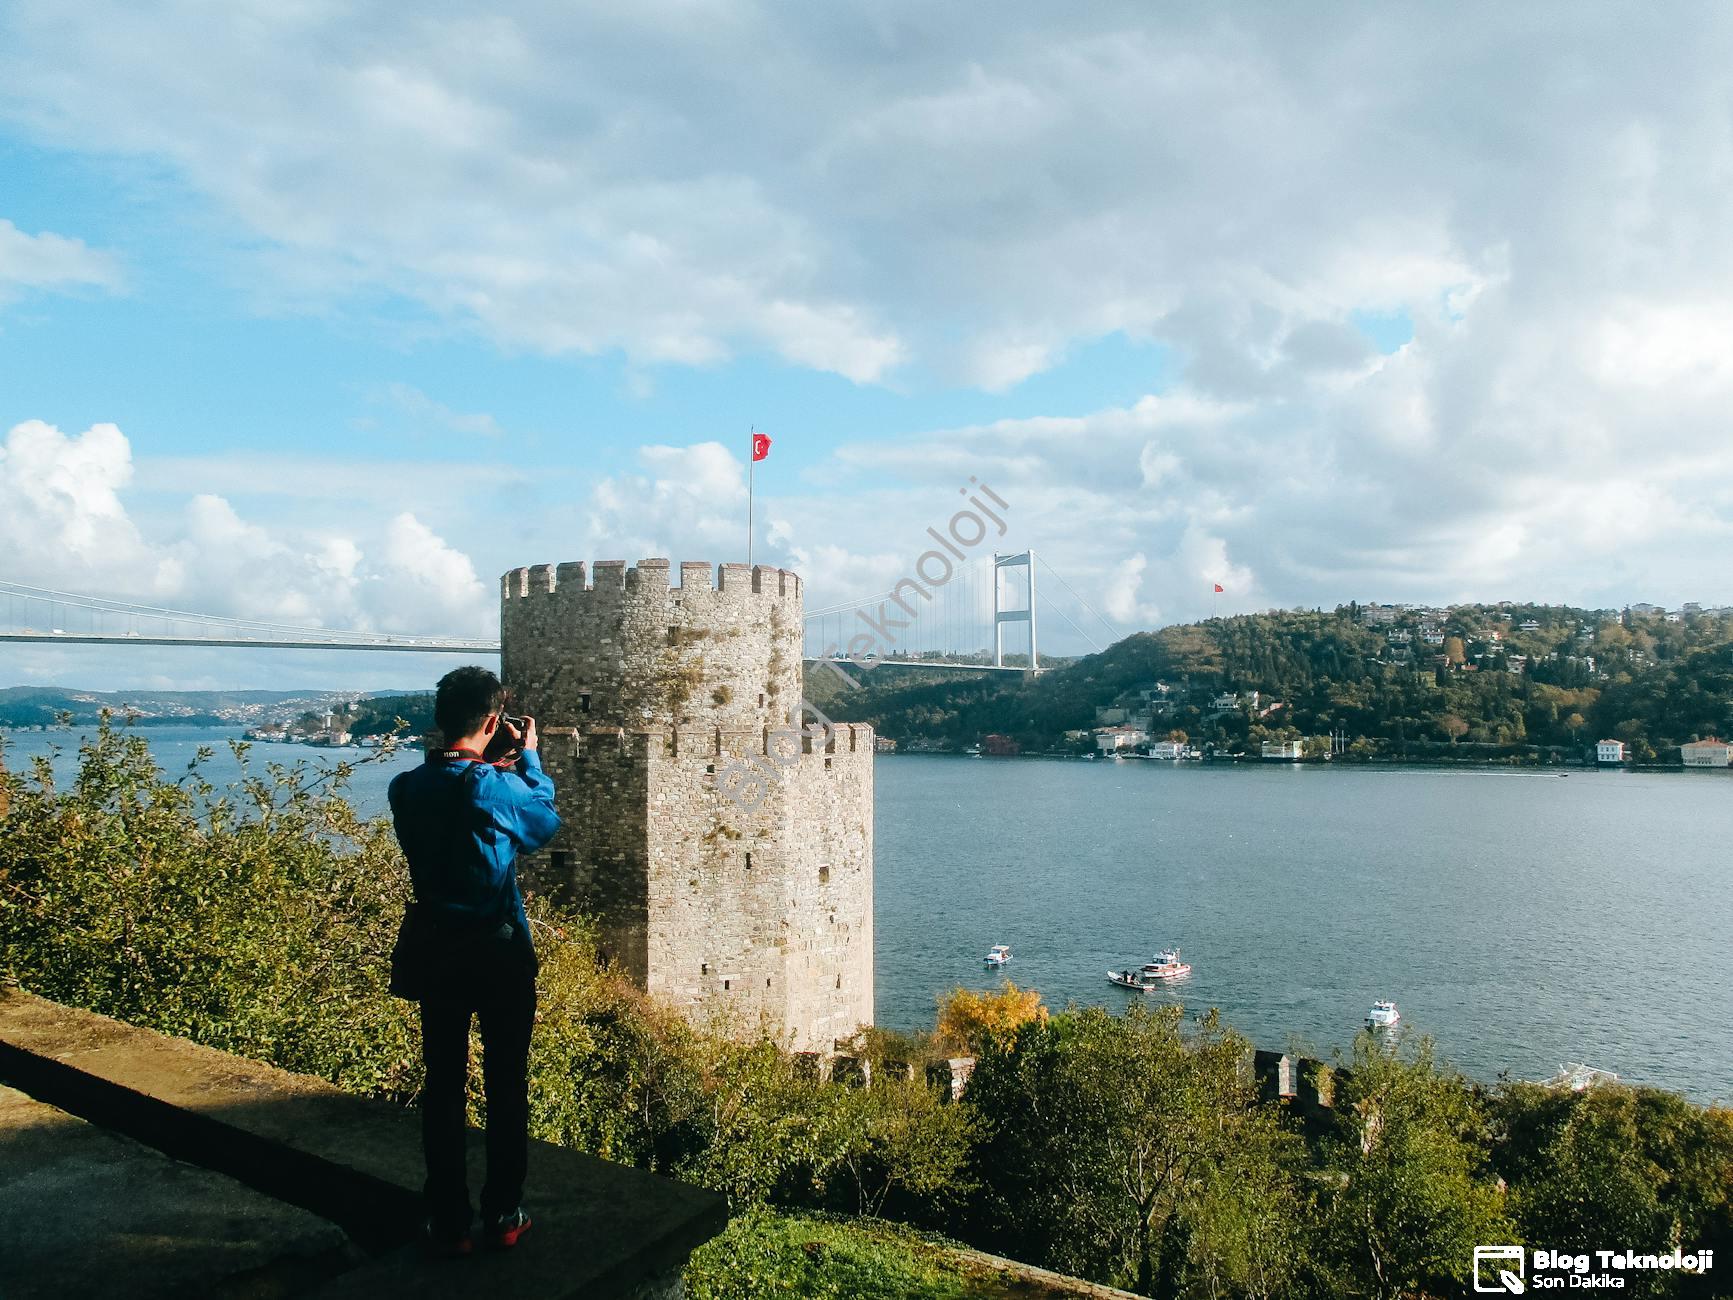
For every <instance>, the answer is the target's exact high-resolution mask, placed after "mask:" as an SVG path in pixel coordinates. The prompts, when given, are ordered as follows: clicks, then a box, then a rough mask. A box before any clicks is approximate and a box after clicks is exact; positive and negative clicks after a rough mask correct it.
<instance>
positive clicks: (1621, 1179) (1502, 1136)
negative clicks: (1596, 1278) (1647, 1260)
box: [1491, 1084, 1733, 1296]
mask: <svg viewBox="0 0 1733 1300" xmlns="http://www.w3.org/2000/svg"><path fill="white" fill-rule="evenodd" d="M1491 1118H1492V1122H1493V1126H1494V1132H1495V1142H1494V1146H1493V1156H1494V1160H1495V1162H1496V1164H1497V1167H1498V1169H1499V1171H1500V1173H1502V1174H1503V1175H1504V1177H1505V1178H1507V1179H1508V1180H1509V1181H1510V1183H1511V1187H1512V1195H1511V1211H1512V1216H1513V1217H1514V1218H1515V1220H1516V1222H1517V1225H1518V1228H1519V1230H1520V1232H1521V1234H1522V1236H1523V1238H1524V1239H1526V1240H1528V1241H1532V1242H1535V1243H1545V1244H1546V1245H1548V1246H1549V1247H1551V1248H1555V1249H1559V1250H1568V1251H1572V1252H1584V1251H1593V1250H1606V1249H1610V1248H1612V1247H1611V1245H1610V1243H1622V1242H1645V1243H1655V1244H1656V1245H1657V1248H1659V1247H1663V1246H1672V1245H1682V1246H1683V1247H1684V1248H1686V1249H1688V1250H1695V1249H1699V1248H1708V1249H1714V1250H1721V1249H1733V1177H1730V1176H1729V1170H1733V1111H1728V1110H1726V1109H1724V1108H1719V1107H1717V1108H1711V1109H1707V1110H1705V1109H1703V1108H1701V1107H1698V1106H1693V1105H1691V1104H1690V1103H1689V1102H1687V1101H1686V1100H1684V1098H1682V1097H1678V1096H1676V1095H1674V1094H1672V1093H1667V1092H1662V1091H1659V1090H1657V1089H1653V1088H1628V1087H1623V1086H1618V1085H1602V1086H1598V1087H1595V1088H1591V1089H1588V1090H1585V1091H1583V1092H1569V1091H1564V1090H1561V1089H1557V1088H1545V1087H1540V1086H1537V1085H1535V1084H1510V1085H1506V1086H1505V1087H1503V1088H1501V1089H1499V1090H1498V1092H1497V1093H1496V1094H1495V1095H1494V1097H1493V1098H1492V1101H1491ZM1627 1281H1628V1283H1629V1291H1628V1293H1629V1294H1631V1295H1637V1296H1644V1295H1648V1296H1708V1295H1711V1294H1714V1291H1713V1289H1712V1288H1711V1283H1710V1277H1709V1276H1708V1275H1706V1276H1703V1277H1695V1278H1694V1277H1689V1276H1686V1275H1684V1274H1673V1273H1653V1274H1639V1273H1633V1274H1632V1275H1630V1277H1629V1278H1628V1279H1627Z"/></svg>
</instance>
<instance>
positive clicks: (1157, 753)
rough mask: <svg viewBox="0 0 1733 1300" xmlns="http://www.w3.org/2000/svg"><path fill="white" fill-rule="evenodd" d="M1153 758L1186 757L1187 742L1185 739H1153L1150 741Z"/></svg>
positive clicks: (1150, 753)
mask: <svg viewBox="0 0 1733 1300" xmlns="http://www.w3.org/2000/svg"><path fill="white" fill-rule="evenodd" d="M1149 756H1150V757H1151V758H1184V757H1185V742H1184V741H1183V740H1152V741H1150V742H1149Z"/></svg>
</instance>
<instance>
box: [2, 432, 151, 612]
mask: <svg viewBox="0 0 1733 1300" xmlns="http://www.w3.org/2000/svg"><path fill="white" fill-rule="evenodd" d="M131 478H132V448H131V446H130V445H129V444H128V442H127V440H126V437H125V435H123V434H122V433H121V431H120V430H119V429H117V428H116V427H115V426H114V425H112V424H98V425H94V426H92V427H91V428H89V429H87V430H85V431H84V432H83V433H81V434H77V435H75V436H73V437H67V436H66V435H65V434H63V433H61V432H60V430H59V429H56V428H54V427H53V426H52V425H48V424H44V423H43V422H42V421H40V420H26V421H25V422H24V423H22V424H19V425H15V426H14V427H13V428H12V430H11V431H10V432H9V433H8V434H7V435H6V440H5V443H4V445H3V446H0V541H3V542H4V546H3V547H0V550H4V552H5V554H6V555H7V557H8V559H7V563H6V568H7V570H8V573H7V575H6V576H8V577H10V578H11V579H12V580H13V581H15V582H33V581H34V582H37V583H38V584H39V585H44V586H49V585H53V583H52V582H51V581H49V580H50V579H53V580H57V581H59V582H60V583H62V584H63V585H64V584H65V583H69V582H80V583H94V584H98V585H103V586H119V587H127V588H131V589H135V590H140V591H143V592H145V593H147V594H148V593H153V592H160V591H161V590H163V589H164V588H165V587H169V586H172V585H173V584H174V581H175V578H174V571H173V568H172V566H171V565H170V564H169V563H168V562H167V561H166V559H165V558H164V557H161V556H158V555H155V554H153V553H152V552H151V549H150V548H149V547H148V546H147V545H146V544H145V541H144V539H143V538H142V537H141V536H140V535H139V532H138V529H137V528H136V527H135V526H134V524H133V522H132V520H131V519H130V518H129V517H128V516H127V513H126V508H125V507H124V506H123V505H122V504H121V500H120V493H121V491H122V489H124V488H125V487H126V485H127V483H128V482H129V481H130V479H131Z"/></svg>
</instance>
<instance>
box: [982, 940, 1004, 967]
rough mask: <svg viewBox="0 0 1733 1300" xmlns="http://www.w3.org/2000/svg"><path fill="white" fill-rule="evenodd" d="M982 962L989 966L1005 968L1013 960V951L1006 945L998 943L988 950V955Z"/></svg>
mask: <svg viewBox="0 0 1733 1300" xmlns="http://www.w3.org/2000/svg"><path fill="white" fill-rule="evenodd" d="M981 960H982V961H984V962H986V963H987V965H989V966H1003V965H1004V964H1005V963H1006V962H1008V961H1010V960H1011V949H1010V947H1009V946H1007V945H1006V944H1002V943H996V944H994V945H993V946H992V947H991V948H989V949H987V955H986V956H985V957H983V958H981Z"/></svg>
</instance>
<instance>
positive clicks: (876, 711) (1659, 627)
mask: <svg viewBox="0 0 1733 1300" xmlns="http://www.w3.org/2000/svg"><path fill="white" fill-rule="evenodd" d="M1669 617H1670V616H1667V615H1663V614H1660V613H1654V614H1648V613H1645V614H1633V613H1630V612H1628V611H1626V612H1622V613H1621V612H1614V611H1596V610H1584V609H1575V608H1570V607H1566V606H1557V605H1550V606H1549V605H1516V604H1506V605H1461V606H1454V607H1451V608H1449V609H1415V608H1406V607H1404V608H1395V607H1390V606H1383V607H1380V606H1368V607H1365V608H1362V607H1360V606H1358V605H1346V606H1342V607H1340V608H1338V609H1336V610H1334V611H1331V612H1321V611H1307V610H1293V611H1273V612H1270V613H1266V614H1252V615H1244V616H1240V617H1234V618H1220V619H1210V620H1208V621H1207V622H1203V623H1196V624H1182V625H1176V626H1173V627H1167V628H1163V629H1161V630H1160V631H1157V632H1140V633H1137V634H1135V635H1133V636H1130V637H1127V638H1126V639H1125V640H1123V641H1120V642H1117V643H1116V644H1114V645H1112V646H1110V647H1108V648H1107V649H1106V650H1104V651H1102V652H1101V653H1099V654H1095V655H1090V656H1088V657H1086V658H1083V659H1079V660H1076V661H1074V662H1071V663H1069V664H1066V665H1065V666H1063V667H1059V668H1055V669H1053V670H1051V671H1049V672H1046V673H1043V674H1042V675H1040V676H1039V677H1037V678H1035V679H1034V680H1028V679H1025V678H1021V677H1017V676H1013V675H1009V674H1006V675H999V674H976V675H971V676H964V675H961V674H952V675H946V676H944V677H942V678H935V677H934V676H933V675H932V672H931V670H924V669H922V670H914V669H904V668H896V667H885V668H873V669H868V670H865V671H861V670H858V669H856V668H854V667H853V666H848V671H849V673H850V675H851V676H853V677H854V678H855V679H856V680H857V681H859V682H860V683H861V685H860V687H859V688H858V689H856V688H851V687H849V686H847V685H846V684H844V683H842V682H841V681H840V680H839V679H838V678H837V677H836V676H835V675H834V674H832V673H830V672H828V671H826V670H825V669H823V668H822V667H814V668H810V669H809V670H808V674H807V681H808V692H809V696H810V697H811V698H812V700H813V702H814V703H815V704H817V705H818V707H820V708H821V709H823V710H825V711H826V712H827V713H830V714H832V715H833V716H835V717H837V718H838V719H846V720H850V721H864V722H870V723H873V724H874V725H875V726H876V727H877V728H878V729H879V731H880V733H881V734H882V735H884V736H887V737H889V738H891V739H894V740H896V741H898V742H899V744H900V745H902V746H903V747H905V748H962V747H965V746H968V745H971V744H974V743H976V742H978V741H979V740H981V738H982V737H983V736H985V735H988V734H995V733H996V734H999V735H1003V736H1008V737H1010V738H1011V739H1012V740H1014V741H1015V742H1017V744H1018V745H1020V746H1021V748H1022V749H1024V750H1026V751H1027V750H1037V751H1039V750H1076V751H1082V750H1085V749H1088V748H1091V747H1092V746H1093V739H1092V736H1091V734H1090V733H1091V731H1092V730H1093V729H1094V728H1095V727H1096V726H1097V725H1100V724H1101V723H1104V722H1117V721H1121V718H1120V717H1119V715H1118V714H1117V712H1114V711H1115V710H1118V709H1124V710H1125V717H1124V719H1123V720H1124V721H1127V722H1130V723H1132V724H1134V725H1146V726H1147V727H1148V729H1149V731H1150V734H1151V736H1152V737H1157V738H1159V737H1165V736H1167V735H1168V734H1169V733H1170V732H1183V733H1185V738H1186V739H1188V740H1189V741H1190V742H1191V743H1193V744H1196V745H1207V746H1211V747H1213V748H1215V749H1216V750H1218V751H1226V752H1241V751H1246V752H1252V753H1256V752H1258V746H1259V744H1260V743H1261V742H1262V741H1264V740H1274V739H1300V738H1320V739H1319V740H1318V741H1316V742H1315V743H1317V744H1320V745H1323V746H1325V747H1327V746H1328V744H1329V741H1328V739H1327V738H1328V737H1329V736H1330V735H1331V734H1332V733H1338V734H1340V736H1341V740H1340V742H1339V743H1338V748H1339V749H1340V748H1342V747H1344V746H1345V747H1346V748H1347V752H1348V754H1349V755H1351V756H1359V757H1378V756H1382V757H1397V756H1402V755H1407V756H1409V757H1428V756H1446V755H1450V754H1456V755H1459V756H1464V757H1466V756H1469V755H1487V754H1492V753H1503V754H1507V755H1510V756H1512V757H1519V756H1522V755H1525V754H1526V755H1530V756H1535V755H1540V754H1545V753H1547V752H1548V751H1551V752H1552V753H1554V754H1556V755H1558V756H1560V757H1564V756H1574V755H1575V754H1577V753H1579V752H1580V751H1582V750H1583V748H1584V747H1585V746H1587V745H1592V744H1593V743H1594V741H1596V740H1598V739H1602V738H1616V739H1620V740H1624V741H1626V742H1627V743H1628V744H1629V745H1630V746H1631V751H1632V756H1633V757H1634V758H1636V759H1638V760H1639V761H1656V760H1659V761H1677V760H1678V750H1677V746H1678V745H1679V743H1680V742H1682V741H1687V740H1692V739H1695V738H1698V737H1704V736H1709V735H1717V734H1718V735H1721V736H1729V735H1733V617H1729V616H1727V615H1724V614H1720V613H1701V614H1697V613H1692V614H1685V615H1679V616H1671V617H1673V618H1676V619H1677V621H1669ZM1254 693H1255V694H1254ZM1229 695H1231V696H1233V697H1234V698H1233V699H1231V700H1229V699H1228V698H1226V697H1228V696H1229ZM1102 710H1107V711H1108V712H1100V711H1102Z"/></svg>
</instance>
